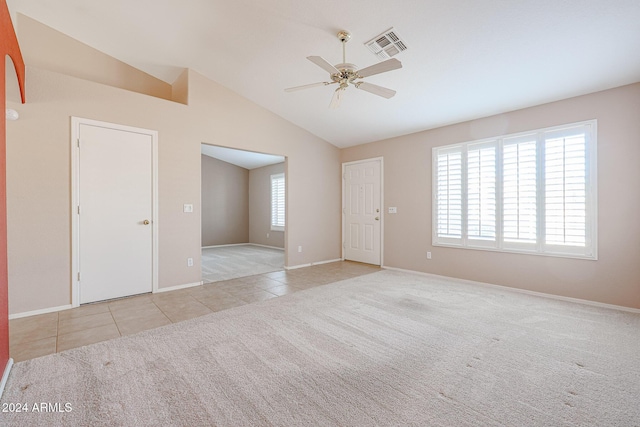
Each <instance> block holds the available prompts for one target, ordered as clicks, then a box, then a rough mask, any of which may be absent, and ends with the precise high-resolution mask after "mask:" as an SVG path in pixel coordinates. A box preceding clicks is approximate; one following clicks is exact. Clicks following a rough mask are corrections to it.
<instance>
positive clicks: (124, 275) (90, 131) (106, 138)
mask: <svg viewBox="0 0 640 427" xmlns="http://www.w3.org/2000/svg"><path fill="white" fill-rule="evenodd" d="M153 144H154V140H153V136H152V135H150V134H145V133H138V132H134V131H127V130H122V129H114V128H109V127H105V126H99V125H92V124H85V123H80V124H79V127H78V147H79V148H78V179H77V186H78V188H77V202H78V206H79V207H78V230H77V233H78V240H77V242H78V265H77V267H78V273H79V274H78V278H77V279H78V283H79V288H80V292H79V293H80V301H79V302H80V303H88V302H93V301H102V300H106V299H111V298H118V297H123V296H128V295H136V294H141V293H146V292H151V291H152V289H153V275H154V274H153V259H154V257H153V250H154V245H153V238H154V233H153V226H152V222H153V221H154V217H153V213H154V209H153V195H154V191H153V185H154V183H153V170H154V164H153Z"/></svg>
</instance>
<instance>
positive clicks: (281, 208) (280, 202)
mask: <svg viewBox="0 0 640 427" xmlns="http://www.w3.org/2000/svg"><path fill="white" fill-rule="evenodd" d="M284 202H285V181H284V174H283V173H280V174H277V175H271V230H274V231H284V225H285V218H284V215H285V214H284V212H285V204H284Z"/></svg>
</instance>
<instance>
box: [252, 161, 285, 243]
mask: <svg viewBox="0 0 640 427" xmlns="http://www.w3.org/2000/svg"><path fill="white" fill-rule="evenodd" d="M284 166H285V164H284V162H282V163H278V164H275V165H269V166H264V167H262V168H256V169H251V171H249V241H250V242H251V243H256V244H259V245H266V246H274V247H276V248H284V231H273V230H271V175H273V174H277V173H284V169H285V168H284ZM287 184H288V183H287ZM285 220H286V218H285Z"/></svg>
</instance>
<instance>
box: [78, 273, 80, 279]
mask: <svg viewBox="0 0 640 427" xmlns="http://www.w3.org/2000/svg"><path fill="white" fill-rule="evenodd" d="M79 281H80V272H79V271H78V282H79Z"/></svg>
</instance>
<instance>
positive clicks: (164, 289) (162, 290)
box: [154, 280, 204, 294]
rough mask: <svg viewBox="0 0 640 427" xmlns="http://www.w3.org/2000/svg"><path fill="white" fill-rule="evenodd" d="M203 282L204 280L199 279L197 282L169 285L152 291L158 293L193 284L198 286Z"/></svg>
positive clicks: (191, 286)
mask: <svg viewBox="0 0 640 427" xmlns="http://www.w3.org/2000/svg"><path fill="white" fill-rule="evenodd" d="M203 283H204V282H203V281H202V280H201V281H199V282H193V283H186V284H184V285H176V286H170V287H168V288H158V289H157V290H156V291H155V292H154V293H156V294H159V293H161V292H170V291H177V290H178V289H185V288H193V287H195V286H200V285H202V284H203Z"/></svg>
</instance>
